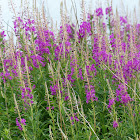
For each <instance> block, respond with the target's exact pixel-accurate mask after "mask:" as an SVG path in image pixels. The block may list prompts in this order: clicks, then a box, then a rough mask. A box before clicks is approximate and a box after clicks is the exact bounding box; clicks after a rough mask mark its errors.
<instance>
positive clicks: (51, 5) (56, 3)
mask: <svg viewBox="0 0 140 140" xmlns="http://www.w3.org/2000/svg"><path fill="white" fill-rule="evenodd" d="M11 1H12V2H13V6H14V8H15V10H16V13H17V12H20V11H22V9H21V1H28V2H29V1H30V6H31V5H32V4H31V3H32V1H34V0H0V22H1V21H5V22H6V23H8V24H9V25H10V26H12V27H13V24H12V17H13V15H14V14H13V13H12V9H11ZM36 1H37V7H38V8H39V9H41V5H42V2H43V0H36ZM44 1H45V7H46V9H48V10H49V12H48V10H47V13H49V14H50V16H51V17H52V19H53V21H54V23H55V22H56V21H57V23H58V24H59V23H60V3H61V1H63V2H64V1H66V4H67V9H68V11H69V13H71V12H70V9H71V8H72V4H71V0H44ZM73 1H75V3H76V7H77V15H78V19H80V14H81V8H80V3H81V0H73ZM108 1H109V2H110V0H85V3H86V4H85V7H86V9H87V10H88V9H89V6H90V7H91V9H92V11H93V10H94V9H96V8H98V7H100V6H102V8H103V9H105V8H106V7H107V2H108ZM121 1H123V4H124V5H123V4H122V2H121ZM101 2H102V3H101ZM22 4H24V2H22ZM112 5H113V10H114V12H115V10H116V7H117V8H118V11H119V12H120V13H122V14H123V15H125V14H126V13H127V9H128V12H129V13H130V12H131V13H133V10H134V7H136V12H137V18H138V17H140V15H139V13H140V12H138V11H139V8H140V6H139V0H112ZM73 16H74V15H73ZM5 22H3V25H4V26H5V27H4V30H6V28H7V25H6V24H5ZM0 26H1V23H0Z"/></svg>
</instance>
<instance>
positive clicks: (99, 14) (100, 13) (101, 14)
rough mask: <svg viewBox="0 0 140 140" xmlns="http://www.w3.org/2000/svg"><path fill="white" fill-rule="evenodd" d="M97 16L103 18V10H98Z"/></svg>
mask: <svg viewBox="0 0 140 140" xmlns="http://www.w3.org/2000/svg"><path fill="white" fill-rule="evenodd" d="M96 15H97V16H98V17H102V16H103V10H102V8H98V9H96Z"/></svg>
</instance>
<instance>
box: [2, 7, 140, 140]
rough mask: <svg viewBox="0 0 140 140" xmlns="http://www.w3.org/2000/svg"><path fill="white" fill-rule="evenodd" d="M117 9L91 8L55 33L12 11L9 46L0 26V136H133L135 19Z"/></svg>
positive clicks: (136, 114) (138, 48) (139, 113)
mask: <svg viewBox="0 0 140 140" xmlns="http://www.w3.org/2000/svg"><path fill="white" fill-rule="evenodd" d="M117 16H118V15H117ZM117 16H115V15H114V13H113V10H112V7H107V8H106V9H105V14H104V13H103V9H102V8H98V9H96V10H95V13H93V14H90V13H88V16H87V19H84V20H82V21H81V23H80V24H79V26H78V25H76V24H74V23H72V24H71V23H70V22H67V23H66V22H65V20H64V21H63V22H62V23H64V24H62V25H61V26H60V29H59V31H58V32H57V34H56V33H55V32H54V31H53V30H52V29H51V28H48V26H49V24H48V23H44V22H42V21H41V20H39V19H37V18H35V17H31V18H27V17H25V18H23V17H22V16H19V17H16V18H15V20H14V21H13V23H14V32H15V35H16V36H15V37H16V41H17V42H16V45H15V44H14V43H13V44H8V46H9V47H8V46H7V41H6V39H5V36H6V35H5V32H4V31H2V32H1V33H0V58H1V59H0V89H1V90H0V91H1V94H0V103H1V104H0V119H1V122H2V123H1V124H0V134H1V135H0V137H1V138H2V139H23V138H24V139H27V140H28V139H42V140H43V139H44V140H45V139H116V140H117V139H125V138H126V139H128V138H131V139H139V135H140V131H139V130H140V124H139V122H140V109H139V104H140V98H139V93H140V85H139V83H140V79H139V76H140V44H139V43H140V42H139V39H140V38H139V34H140V30H139V29H140V24H135V25H131V24H130V23H128V17H127V16H126V17H122V16H119V17H117ZM104 17H105V19H106V21H104V20H105V19H104ZM42 18H44V16H43V17H42ZM77 26H78V27H77ZM108 30H109V32H108ZM14 46H15V47H14ZM8 49H9V50H10V51H8ZM75 112H76V113H75Z"/></svg>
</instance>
